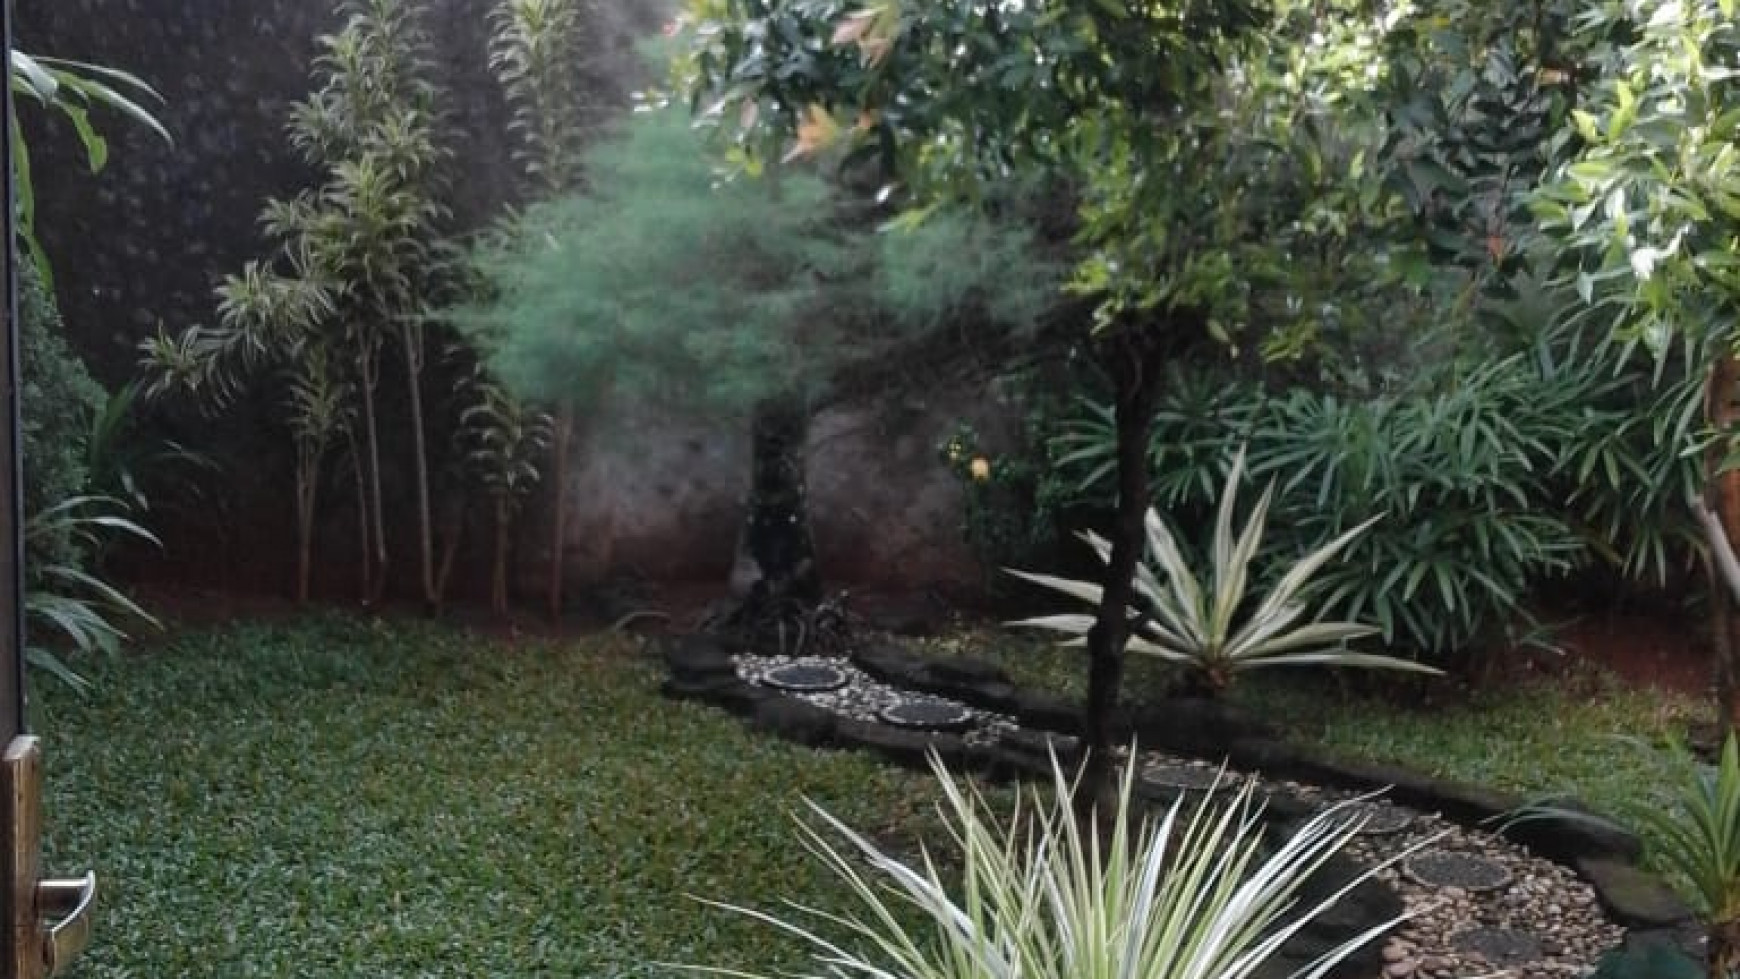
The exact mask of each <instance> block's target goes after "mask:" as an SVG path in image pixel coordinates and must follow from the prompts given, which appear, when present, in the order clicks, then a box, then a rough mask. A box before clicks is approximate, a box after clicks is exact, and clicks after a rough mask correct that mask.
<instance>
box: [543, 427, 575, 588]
mask: <svg viewBox="0 0 1740 979" xmlns="http://www.w3.org/2000/svg"><path fill="white" fill-rule="evenodd" d="M573 437H574V406H573V405H572V404H570V403H568V402H566V401H564V402H562V404H561V406H560V407H559V408H558V409H557V412H556V433H555V443H556V444H555V446H554V447H553V448H554V450H555V460H554V468H555V473H554V474H553V476H552V478H551V483H552V485H553V487H554V489H555V493H556V499H555V501H554V505H555V515H554V523H555V526H554V527H552V528H551V530H550V592H549V594H550V620H551V621H553V622H561V621H562V563H563V562H562V558H563V554H564V552H565V551H566V549H567V547H566V545H567V541H568V446H569V442H570V440H572V439H573Z"/></svg>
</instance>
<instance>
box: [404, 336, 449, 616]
mask: <svg viewBox="0 0 1740 979" xmlns="http://www.w3.org/2000/svg"><path fill="white" fill-rule="evenodd" d="M399 342H400V344H401V345H403V347H404V348H405V349H404V354H405V386H406V390H407V391H408V392H409V394H410V398H411V458H412V461H413V464H414V475H415V476H416V479H417V560H418V567H417V570H418V572H419V578H420V580H421V583H422V586H423V611H424V612H425V613H426V614H428V615H434V614H435V608H436V606H437V605H439V604H440V596H438V595H437V594H436V591H435V527H434V523H435V521H434V518H433V515H432V514H431V512H430V508H429V447H428V445H427V439H426V438H425V435H424V423H423V331H422V329H421V328H420V327H418V326H416V325H415V324H412V323H409V322H407V323H405V324H404V325H403V326H401V327H400V330H399Z"/></svg>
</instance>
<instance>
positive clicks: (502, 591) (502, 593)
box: [489, 493, 512, 615]
mask: <svg viewBox="0 0 1740 979" xmlns="http://www.w3.org/2000/svg"><path fill="white" fill-rule="evenodd" d="M511 526H512V518H511V514H510V513H509V509H508V497H507V494H506V493H501V494H497V496H496V498H495V567H494V568H493V570H492V573H491V575H490V579H489V607H490V609H491V611H493V612H495V614H497V615H507V611H508V572H507V569H508V538H509V534H508V529H509V527H511Z"/></svg>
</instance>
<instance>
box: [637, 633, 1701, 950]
mask: <svg viewBox="0 0 1740 979" xmlns="http://www.w3.org/2000/svg"><path fill="white" fill-rule="evenodd" d="M664 659H665V665H666V668H667V669H668V671H669V678H668V679H667V680H666V682H665V684H664V692H665V693H666V695H667V696H671V697H675V698H681V699H694V700H703V701H706V702H708V703H711V704H714V705H716V706H719V707H722V708H724V709H726V710H727V711H730V712H731V713H733V714H737V715H739V716H742V717H745V718H748V719H749V720H750V722H751V723H752V724H754V725H755V726H756V727H758V728H762V729H765V730H769V731H772V732H775V733H778V734H780V735H782V736H784V737H787V738H790V739H792V740H794V741H797V742H799V743H802V744H806V745H811V746H815V747H838V748H859V749H865V750H869V751H873V752H875V753H877V754H879V755H882V756H884V757H886V758H888V759H890V760H892V761H895V762H897V763H900V764H904V765H909V766H916V767H923V766H925V765H926V763H927V762H926V757H927V754H928V753H929V752H931V751H935V752H936V753H937V755H938V756H939V757H940V758H941V759H942V760H943V762H944V763H945V764H947V765H949V766H950V767H951V768H954V769H957V770H960V769H965V770H969V771H972V772H975V773H977V774H979V775H981V776H983V777H987V778H991V779H998V780H1003V779H1010V778H1049V777H1050V763H1049V760H1048V758H1047V749H1048V746H1049V747H1050V748H1051V749H1053V750H1057V752H1058V756H1059V757H1060V758H1062V759H1065V760H1066V761H1067V760H1068V759H1069V758H1070V757H1071V756H1072V755H1073V754H1074V752H1073V751H1065V750H1064V749H1063V744H1062V743H1061V742H1059V741H1058V740H1056V739H1054V738H1053V737H1051V736H1050V735H1048V734H1045V733H1042V732H1056V733H1057V734H1063V735H1069V736H1073V735H1075V734H1076V733H1078V732H1079V731H1080V730H1081V715H1080V709H1079V708H1078V707H1077V706H1075V705H1074V704H1073V703H1071V702H1069V701H1066V700H1064V699H1062V698H1059V697H1056V696H1053V695H1050V694H1041V693H1037V692H1033V691H1025V690H1022V689H1020V688H1018V687H1016V686H1015V685H1014V684H1013V683H1011V682H1010V680H1009V678H1008V675H1007V674H1006V673H1004V671H1003V670H1002V669H1001V668H999V667H997V666H995V665H993V664H989V663H982V662H978V661H974V660H968V659H955V660H946V661H945V660H930V659H925V658H923V657H920V656H915V655H913V654H912V653H909V652H907V651H906V650H904V649H902V648H900V647H898V646H895V645H893V644H890V643H885V642H884V643H872V644H871V645H869V646H868V647H866V648H865V649H863V650H861V651H859V652H858V653H856V654H854V656H853V663H854V665H856V666H857V667H858V668H859V669H861V670H863V671H864V672H865V673H866V674H868V675H870V676H871V677H873V678H875V679H876V680H878V681H881V682H883V683H887V684H889V685H891V686H898V687H903V688H906V689H910V690H914V691H918V692H920V693H926V694H932V695H935V696H940V697H948V698H950V699H953V700H958V701H960V702H962V703H964V704H967V705H968V706H970V707H975V708H978V709H980V710H986V711H992V712H995V713H1000V714H1007V715H1010V716H1012V717H1014V718H1015V719H1016V720H1017V721H1018V722H1019V723H1020V724H1021V726H1022V728H1023V733H1022V734H1021V735H1019V736H1016V737H1009V738H1003V739H1000V740H999V741H998V742H997V743H995V744H969V743H967V742H966V741H964V740H963V739H962V738H961V737H960V736H959V735H958V734H952V733H927V732H922V731H905V730H898V729H894V728H890V727H888V726H886V725H882V724H875V723H870V722H866V721H860V720H856V719H854V718H849V717H844V716H841V715H839V714H836V713H834V712H833V711H830V710H827V709H825V708H822V707H818V706H816V705H814V704H811V703H808V702H806V701H803V700H799V699H797V698H794V697H788V696H785V695H783V694H781V693H779V692H777V691H774V690H769V689H767V688H764V687H757V686H754V685H751V684H749V683H746V682H744V681H743V680H742V678H740V677H739V676H738V675H737V670H736V666H735V664H734V663H733V661H732V658H731V654H730V653H729V652H728V651H727V650H726V649H725V648H724V647H722V646H720V645H719V644H717V643H715V642H713V641H712V640H710V639H708V638H706V637H704V636H693V635H691V636H683V637H678V638H675V639H672V640H669V641H668V642H667V643H666V645H665V647H664ZM1119 727H1120V729H1121V730H1122V731H1123V732H1124V736H1126V737H1130V736H1133V737H1135V738H1136V739H1137V740H1138V742H1139V743H1140V744H1142V745H1143V746H1145V747H1147V748H1152V749H1158V750H1162V751H1167V752H1171V753H1173V754H1178V755H1183V756H1186V757H1193V758H1198V759H1203V760H1207V761H1212V762H1219V761H1221V760H1222V759H1224V760H1225V761H1226V762H1227V763H1228V764H1230V765H1231V766H1232V767H1234V768H1239V769H1243V770H1247V771H1258V772H1262V773H1263V774H1264V775H1265V776H1266V777H1268V778H1271V779H1286V780H1291V781H1297V782H1305V783H1309V784H1313V785H1321V786H1324V787H1327V788H1338V789H1350V790H1355V791H1376V790H1380V789H1382V790H1386V791H1385V798H1387V799H1389V800H1390V801H1392V802H1395V803H1398V804H1400V805H1404V806H1408V807H1410V808H1413V809H1419V810H1421V811H1424V812H1436V813H1440V814H1442V815H1443V816H1444V818H1446V819H1449V820H1451V821H1452V822H1456V823H1460V824H1462V825H1464V826H1469V827H1474V828H1479V829H1483V830H1486V831H1488V832H1494V833H1496V834H1498V835H1500V836H1502V837H1504V838H1505V839H1508V840H1510V841H1511V842H1513V843H1517V844H1520V845H1522V846H1525V847H1527V848H1528V849H1529V850H1531V851H1533V852H1534V853H1536V854H1538V855H1540V856H1542V857H1545V858H1547V859H1550V860H1553V861H1555V862H1557V863H1560V864H1564V865H1566V866H1568V867H1570V868H1572V869H1573V870H1575V871H1576V872H1577V874H1578V875H1579V876H1581V877H1582V878H1583V879H1584V880H1586V881H1588V883H1589V884H1590V885H1591V886H1592V887H1593V888H1594V890H1595V893H1596V895H1597V897H1598V899H1599V900H1600V902H1601V906H1602V908H1603V910H1605V911H1606V913H1607V914H1608V916H1609V917H1610V918H1611V919H1612V920H1613V921H1614V922H1616V923H1617V924H1619V925H1620V926H1622V927H1624V928H1626V929H1628V930H1631V931H1636V932H1663V933H1668V932H1673V933H1682V934H1683V933H1684V932H1685V930H1686V927H1687V925H1688V923H1689V922H1691V920H1692V919H1693V914H1692V912H1691V910H1690V909H1689V908H1687V907H1686V906H1685V904H1684V903H1683V902H1681V901H1680V900H1679V898H1678V897H1677V896H1676V895H1675V894H1674V893H1673V892H1672V891H1671V890H1670V889H1669V888H1668V887H1667V885H1666V884H1665V883H1663V882H1662V881H1661V880H1660V879H1658V878H1657V877H1655V876H1654V875H1653V874H1650V873H1648V872H1647V871H1645V870H1643V869H1642V868H1641V867H1639V866H1638V860H1639V858H1640V856H1641V854H1642V844H1641V843H1640V842H1639V840H1638V839H1637V837H1636V836H1635V835H1633V834H1631V833H1628V832H1625V831H1623V830H1619V829H1609V828H1606V827H1602V826H1596V825H1590V824H1584V823H1574V822H1566V821H1562V820H1559V821H1551V822H1549V821H1535V822H1524V823H1517V824H1514V825H1502V823H1503V820H1504V818H1505V816H1506V814H1508V813H1510V812H1512V811H1513V810H1515V809H1516V808H1517V807H1518V806H1519V805H1521V804H1522V802H1523V800H1521V799H1518V798H1515V797H1513V796H1510V795H1507V794H1505V793H1501V792H1497V791H1494V790H1492V789H1488V788H1485V787H1483V786H1478V785H1469V784H1466V783H1459V782H1452V781H1447V780H1442V779H1434V778H1431V777H1429V776H1426V775H1422V774H1420V773H1418V772H1414V771H1410V770H1408V769H1405V768H1401V767H1398V766H1392V765H1374V764H1367V763H1363V762H1354V761H1348V760H1344V759H1339V758H1335V757H1332V756H1329V755H1327V754H1323V753H1320V752H1316V751H1312V750H1309V749H1306V748H1302V747H1299V746H1296V745H1292V744H1289V743H1287V742H1285V741H1283V740H1282V739H1281V737H1280V736H1279V734H1278V732H1276V731H1275V729H1274V728H1272V727H1270V726H1268V725H1265V724H1263V723H1261V722H1259V721H1257V720H1255V719H1254V718H1250V717H1248V716H1246V715H1244V714H1243V713H1242V712H1240V711H1239V710H1237V709H1236V708H1234V707H1232V706H1230V705H1227V704H1223V703H1220V702H1217V701H1209V700H1187V699H1180V700H1173V701H1169V702H1167V703H1166V704H1165V705H1163V706H1159V707H1150V708H1148V709H1146V710H1142V711H1138V712H1135V713H1133V714H1126V716H1125V717H1123V718H1122V721H1121V723H1120V725H1119ZM1032 728H1038V729H1041V730H1040V731H1033V730H1029V729H1032ZM1138 785H1139V786H1140V783H1138ZM1274 801H1275V802H1280V801H1281V800H1280V799H1279V798H1277V799H1276V800H1274ZM1282 808H1283V810H1284V809H1285V808H1290V807H1282ZM1278 815H1281V816H1283V817H1287V816H1297V815H1303V813H1289V812H1286V811H1282V812H1280V813H1278ZM1639 937H1640V938H1642V937H1645V936H1639Z"/></svg>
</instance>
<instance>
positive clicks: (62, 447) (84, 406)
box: [18, 262, 106, 565]
mask: <svg viewBox="0 0 1740 979" xmlns="http://www.w3.org/2000/svg"><path fill="white" fill-rule="evenodd" d="M19 270H20V273H21V274H20V275H19V281H18V354H19V364H18V373H19V377H20V379H21V380H22V382H23V389H22V390H21V391H20V392H19V398H20V402H21V408H22V415H21V417H20V420H19V421H20V427H19V435H20V436H21V440H20V443H19V449H20V451H21V452H22V453H23V455H24V458H25V460H26V463H25V466H24V512H25V513H26V514H27V515H28V514H37V513H42V512H44V511H46V510H48V509H49V508H50V507H52V506H54V505H55V504H57V503H60V502H61V501H63V500H68V499H71V498H73V497H75V496H79V495H81V494H84V493H87V492H89V486H88V477H89V475H90V474H89V472H88V470H87V466H86V462H87V459H86V455H85V439H86V435H87V433H88V432H89V427H90V424H91V419H92V417H94V416H95V415H96V414H97V411H98V409H99V408H100V407H101V406H102V404H103V401H104V398H105V397H106V394H105V393H104V391H103V388H102V386H101V385H99V384H98V383H97V382H96V380H95V379H93V378H92V377H91V374H90V371H88V370H86V369H85V365H84V362H83V361H81V360H80V359H79V358H78V355H77V354H75V353H73V350H72V348H71V347H70V346H68V345H67V341H66V329H65V327H64V325H63V324H62V323H61V318H60V310H59V308H58V307H57V306H56V304H55V301H54V297H53V295H52V294H51V293H49V291H48V289H47V288H46V287H45V286H44V284H43V282H42V280H41V278H40V277H38V276H37V275H36V273H35V268H34V263H31V262H22V263H20V265H19ZM31 545H32V546H31V550H30V552H29V553H28V555H27V557H28V558H29V560H30V562H31V564H32V565H40V564H53V563H61V564H79V563H81V559H82V556H81V555H80V554H78V553H77V552H76V550H75V549H74V547H73V542H72V541H71V540H70V539H68V538H66V537H65V536H59V537H56V536H52V535H44V536H42V537H40V538H38V539H36V540H33V541H32V542H31Z"/></svg>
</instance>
